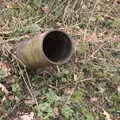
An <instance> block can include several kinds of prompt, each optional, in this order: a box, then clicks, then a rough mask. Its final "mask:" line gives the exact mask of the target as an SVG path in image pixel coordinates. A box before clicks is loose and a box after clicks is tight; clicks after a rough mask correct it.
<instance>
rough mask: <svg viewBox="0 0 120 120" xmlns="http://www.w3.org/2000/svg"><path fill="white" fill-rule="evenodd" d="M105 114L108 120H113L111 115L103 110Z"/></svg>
mask: <svg viewBox="0 0 120 120" xmlns="http://www.w3.org/2000/svg"><path fill="white" fill-rule="evenodd" d="M103 112H104V113H103V114H104V115H105V116H106V120H112V119H111V116H110V114H109V113H108V112H107V111H105V110H103Z"/></svg>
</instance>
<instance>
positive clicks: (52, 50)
mask: <svg viewBox="0 0 120 120" xmlns="http://www.w3.org/2000/svg"><path fill="white" fill-rule="evenodd" d="M72 51H73V42H72V40H71V39H70V37H69V36H68V35H67V34H66V33H65V32H63V31H60V30H52V31H49V32H47V33H43V34H38V35H36V36H35V37H33V38H32V39H30V40H28V41H23V42H21V43H19V45H18V46H17V48H16V55H17V57H18V58H19V59H20V60H21V61H22V62H23V63H24V64H25V65H26V67H27V68H30V69H37V68H40V67H46V66H49V65H52V64H53V65H58V64H63V63H65V62H67V61H68V60H69V59H70V57H71V55H72Z"/></svg>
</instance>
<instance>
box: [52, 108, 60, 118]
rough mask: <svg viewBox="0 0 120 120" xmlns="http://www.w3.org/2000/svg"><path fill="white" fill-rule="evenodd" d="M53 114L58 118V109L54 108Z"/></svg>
mask: <svg viewBox="0 0 120 120" xmlns="http://www.w3.org/2000/svg"><path fill="white" fill-rule="evenodd" d="M53 112H54V114H55V116H59V114H60V112H59V108H58V107H55V108H54V109H53Z"/></svg>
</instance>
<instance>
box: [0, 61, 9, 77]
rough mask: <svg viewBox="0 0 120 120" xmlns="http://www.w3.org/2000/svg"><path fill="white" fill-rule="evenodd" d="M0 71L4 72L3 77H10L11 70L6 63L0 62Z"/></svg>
mask: <svg viewBox="0 0 120 120" xmlns="http://www.w3.org/2000/svg"><path fill="white" fill-rule="evenodd" d="M0 70H1V71H3V72H4V74H5V75H4V76H5V77H8V76H10V75H11V73H10V71H11V68H10V66H9V64H8V63H5V62H1V61H0Z"/></svg>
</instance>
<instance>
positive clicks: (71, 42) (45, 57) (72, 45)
mask: <svg viewBox="0 0 120 120" xmlns="http://www.w3.org/2000/svg"><path fill="white" fill-rule="evenodd" d="M52 32H60V33H62V34H64V35H65V36H66V37H67V38H68V39H69V42H70V44H71V49H70V52H69V55H68V56H67V57H66V58H65V59H64V60H60V61H57V62H55V61H52V60H51V59H49V58H48V56H47V55H46V54H45V52H44V48H43V46H44V45H43V44H44V40H45V38H46V37H47V36H48V35H49V34H50V33H52ZM73 50H74V44H73V40H72V39H71V37H70V36H69V35H68V34H67V33H66V32H64V31H62V30H57V29H54V30H50V31H48V32H47V33H46V34H45V35H44V37H43V41H42V54H43V57H44V59H45V60H47V61H48V63H50V64H54V65H59V64H64V63H66V62H67V61H69V60H70V58H71V56H72V53H73Z"/></svg>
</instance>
